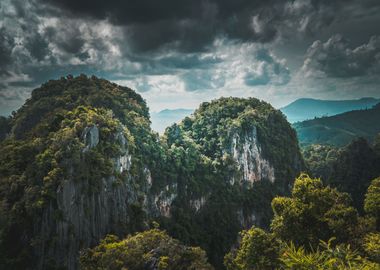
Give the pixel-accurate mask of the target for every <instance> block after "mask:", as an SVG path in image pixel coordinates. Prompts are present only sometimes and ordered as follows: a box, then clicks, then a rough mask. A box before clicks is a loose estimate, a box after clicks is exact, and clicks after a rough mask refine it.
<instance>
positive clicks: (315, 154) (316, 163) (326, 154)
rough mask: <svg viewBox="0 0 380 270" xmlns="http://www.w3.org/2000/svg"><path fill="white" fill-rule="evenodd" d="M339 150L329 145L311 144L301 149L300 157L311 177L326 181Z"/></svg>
mask: <svg viewBox="0 0 380 270" xmlns="http://www.w3.org/2000/svg"><path fill="white" fill-rule="evenodd" d="M339 153H340V149H339V148H337V147H335V146H331V145H322V144H312V145H306V146H305V147H303V148H302V155H303V158H304V159H305V163H306V164H307V167H308V169H309V171H310V173H311V175H312V176H314V177H318V178H321V179H323V180H326V179H328V178H329V176H330V174H331V173H332V166H333V163H334V162H335V161H336V160H337V158H338V156H339Z"/></svg>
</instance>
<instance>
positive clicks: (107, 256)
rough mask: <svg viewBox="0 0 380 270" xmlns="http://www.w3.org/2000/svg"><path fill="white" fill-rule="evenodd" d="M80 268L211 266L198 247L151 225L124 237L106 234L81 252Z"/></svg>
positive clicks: (180, 269) (192, 268)
mask: <svg viewBox="0 0 380 270" xmlns="http://www.w3.org/2000/svg"><path fill="white" fill-rule="evenodd" d="M80 266H81V269H83V270H86V269H89V270H90V269H91V270H93V269H110V270H112V269H115V270H119V269H128V270H141V269H160V270H164V269H165V270H185V269H187V270H207V269H210V270H211V269H213V268H212V267H211V265H210V264H209V263H208V262H207V258H206V253H205V252H204V251H203V250H202V249H200V248H198V247H187V246H184V245H182V244H181V243H180V242H179V241H178V240H175V239H173V238H171V237H170V236H169V235H168V234H167V233H166V232H164V231H161V230H158V229H152V230H149V231H145V232H142V233H137V234H135V235H133V236H128V237H127V238H126V239H124V240H119V239H118V238H117V237H116V236H112V235H109V236H107V237H106V238H105V239H103V240H102V241H101V242H100V244H99V245H98V246H96V247H94V248H93V249H88V250H85V251H83V252H82V254H81V256H80Z"/></svg>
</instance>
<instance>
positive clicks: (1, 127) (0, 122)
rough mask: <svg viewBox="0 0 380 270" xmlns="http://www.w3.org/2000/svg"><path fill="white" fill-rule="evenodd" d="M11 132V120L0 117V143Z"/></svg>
mask: <svg viewBox="0 0 380 270" xmlns="http://www.w3.org/2000/svg"><path fill="white" fill-rule="evenodd" d="M10 131H11V118H10V117H4V116H0V142H1V141H2V140H4V139H5V137H6V136H7V134H8V133H9V132H10Z"/></svg>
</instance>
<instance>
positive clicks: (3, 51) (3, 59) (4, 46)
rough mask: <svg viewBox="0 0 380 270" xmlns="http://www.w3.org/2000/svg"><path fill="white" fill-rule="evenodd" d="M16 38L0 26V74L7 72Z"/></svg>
mask: <svg viewBox="0 0 380 270" xmlns="http://www.w3.org/2000/svg"><path fill="white" fill-rule="evenodd" d="M13 46H14V40H13V37H12V36H11V35H9V34H8V33H7V31H6V29H5V28H0V74H2V73H4V72H6V68H7V67H8V66H9V65H10V64H11V62H12V57H11V52H12V48H13Z"/></svg>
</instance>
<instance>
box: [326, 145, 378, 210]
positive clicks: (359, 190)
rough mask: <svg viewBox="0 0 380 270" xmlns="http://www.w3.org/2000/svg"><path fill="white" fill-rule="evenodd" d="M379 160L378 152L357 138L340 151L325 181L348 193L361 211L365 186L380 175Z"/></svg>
mask: <svg viewBox="0 0 380 270" xmlns="http://www.w3.org/2000/svg"><path fill="white" fill-rule="evenodd" d="M379 162H380V153H377V152H375V150H374V148H373V147H371V146H370V145H369V144H368V142H367V141H366V140H365V139H362V138H359V139H357V140H354V141H353V142H351V143H350V144H349V145H348V146H347V147H345V148H344V149H342V150H341V151H340V153H339V155H338V156H337V158H336V161H335V162H333V164H332V173H331V174H330V175H329V178H328V179H327V181H326V183H327V184H329V185H331V186H332V187H336V188H337V189H338V190H340V191H342V192H347V193H348V194H350V196H351V197H352V200H353V205H354V206H355V208H356V209H358V210H359V211H360V212H363V203H364V196H365V193H366V191H367V188H368V186H369V185H370V183H371V180H372V179H374V178H375V177H378V176H379V175H380V166H379V164H380V163H379Z"/></svg>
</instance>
